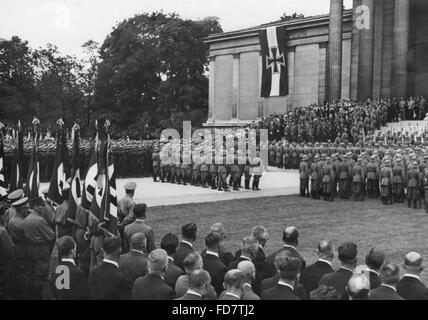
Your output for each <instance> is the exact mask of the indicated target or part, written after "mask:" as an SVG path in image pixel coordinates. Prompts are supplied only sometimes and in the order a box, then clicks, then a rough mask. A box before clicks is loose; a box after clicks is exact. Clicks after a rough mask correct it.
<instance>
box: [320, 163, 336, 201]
mask: <svg viewBox="0 0 428 320" xmlns="http://www.w3.org/2000/svg"><path fill="white" fill-rule="evenodd" d="M333 181H334V170H333V166H332V164H331V158H330V157H328V158H327V159H326V162H325V164H324V166H323V167H322V184H323V196H324V200H325V201H333V200H334V195H333Z"/></svg>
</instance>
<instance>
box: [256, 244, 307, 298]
mask: <svg viewBox="0 0 428 320" xmlns="http://www.w3.org/2000/svg"><path fill="white" fill-rule="evenodd" d="M288 257H294V258H297V256H296V255H295V254H294V253H292V252H290V251H288V250H282V251H280V252H278V254H277V255H276V256H275V261H274V265H275V268H276V270H277V271H276V272H277V273H276V275H275V276H273V277H271V278H266V279H264V280H263V281H262V282H261V284H260V291H261V292H264V291H266V290H268V289H271V288H273V287H275V286H276V285H277V283H278V281H279V265H280V264H281V263H282V261H284V260H285V259H286V258H288ZM293 291H294V294H295V295H296V296H297V297H299V299H300V300H307V298H308V297H307V295H306V291H305V288H304V287H303V285H302V284H301V283H299V282H297V283H296V284H295V286H294V290H293Z"/></svg>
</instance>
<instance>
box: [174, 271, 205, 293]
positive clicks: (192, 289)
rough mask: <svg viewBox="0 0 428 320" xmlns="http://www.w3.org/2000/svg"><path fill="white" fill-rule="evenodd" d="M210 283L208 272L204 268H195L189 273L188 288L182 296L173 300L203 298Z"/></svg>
mask: <svg viewBox="0 0 428 320" xmlns="http://www.w3.org/2000/svg"><path fill="white" fill-rule="evenodd" d="M210 283H211V277H210V274H209V273H208V272H207V271H205V270H201V269H198V270H195V271H193V272H192V273H191V274H190V275H189V289H188V290H187V292H186V293H185V294H184V296H182V297H180V298H177V299H175V300H203V299H204V297H205V296H206V294H207V287H208V286H209V285H210Z"/></svg>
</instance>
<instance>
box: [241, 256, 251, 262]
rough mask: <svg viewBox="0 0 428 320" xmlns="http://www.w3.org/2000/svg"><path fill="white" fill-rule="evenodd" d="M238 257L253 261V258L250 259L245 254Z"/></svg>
mask: <svg viewBox="0 0 428 320" xmlns="http://www.w3.org/2000/svg"><path fill="white" fill-rule="evenodd" d="M239 259H245V260H248V261H253V260H251V258H248V257H246V256H240V257H239Z"/></svg>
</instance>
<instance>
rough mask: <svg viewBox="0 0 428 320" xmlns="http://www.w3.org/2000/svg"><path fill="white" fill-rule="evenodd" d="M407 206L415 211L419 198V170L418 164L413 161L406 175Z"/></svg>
mask: <svg viewBox="0 0 428 320" xmlns="http://www.w3.org/2000/svg"><path fill="white" fill-rule="evenodd" d="M407 181H408V182H407V205H408V207H409V208H411V207H413V208H414V209H417V202H418V198H419V194H418V188H419V169H418V163H417V162H416V161H414V162H413V163H412V167H411V169H410V170H409V172H408V173H407Z"/></svg>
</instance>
